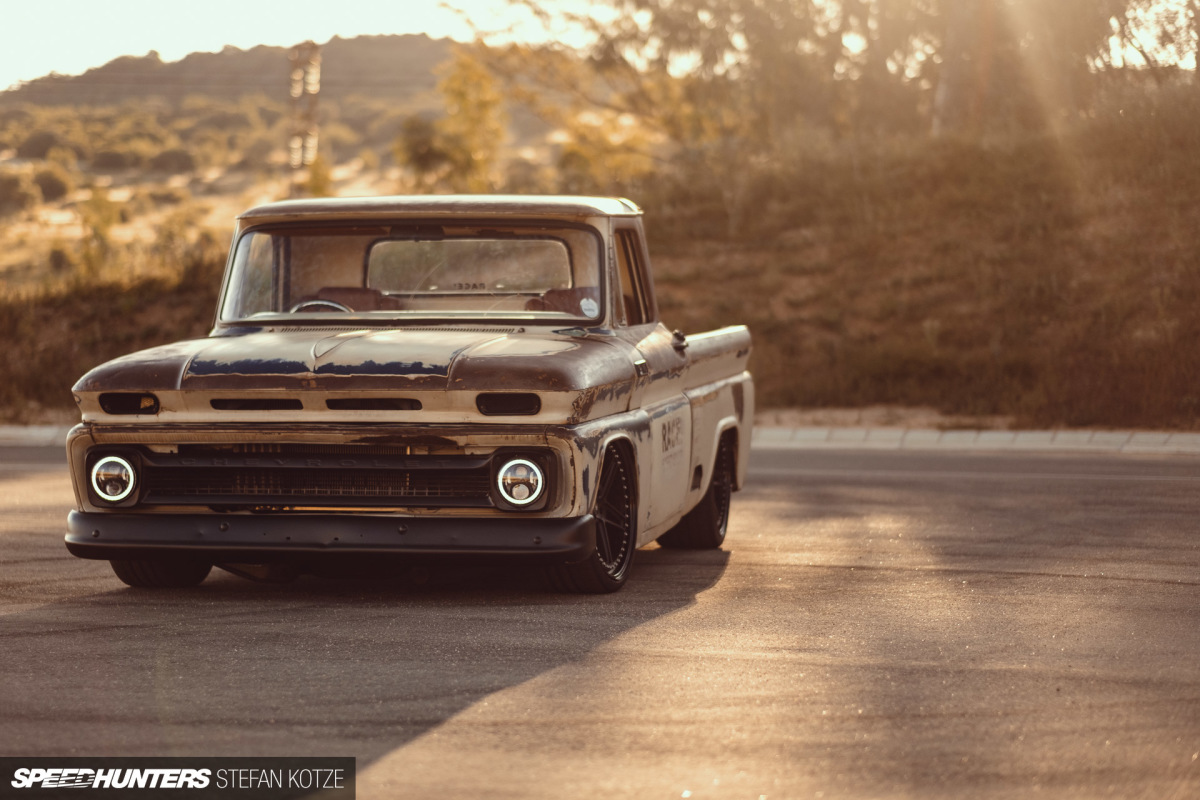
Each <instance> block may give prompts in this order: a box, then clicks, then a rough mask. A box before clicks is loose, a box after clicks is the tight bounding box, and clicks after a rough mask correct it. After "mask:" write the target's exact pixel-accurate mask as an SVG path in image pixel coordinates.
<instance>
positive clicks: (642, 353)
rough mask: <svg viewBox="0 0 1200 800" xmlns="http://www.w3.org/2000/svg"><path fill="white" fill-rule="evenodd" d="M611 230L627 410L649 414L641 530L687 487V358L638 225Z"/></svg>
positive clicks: (673, 506)
mask: <svg viewBox="0 0 1200 800" xmlns="http://www.w3.org/2000/svg"><path fill="white" fill-rule="evenodd" d="M613 234H614V235H613V246H614V249H615V251H616V252H615V254H614V255H615V261H616V270H615V272H616V277H617V281H616V283H617V286H615V287H614V288H615V290H616V292H615V294H616V297H615V300H616V304H617V306H618V308H617V317H618V322H617V330H618V335H620V336H621V337H622V338H624V339H625V340H626V341H628V342H629V343H630V344H632V345H633V347H634V351H633V352H634V358H635V359H636V360H635V364H634V366H635V369H636V371H637V375H638V380H637V384H636V386H635V388H634V391H633V396H632V397H631V399H630V408H631V409H636V408H641V409H642V410H644V411H645V412H646V414H647V415H648V416H649V418H650V438H649V441H646V442H643V443H642V444H641V446H640V447H639V452H638V469H639V471H640V473H641V474H642V480H641V482H640V483H641V486H642V493H641V495H640V497H641V504H640V505H641V508H640V512H641V513H640V517H641V519H640V520H639V526H638V529H639V531H640V532H645V531H648V530H649V529H650V528H652V527H654V526H657V525H659V524H660V523H662V522H664V521H666V520H667V519H668V518H670V517H671V516H672V515H674V514H677V513H678V512H679V510H680V506H681V504H682V503H683V501H684V498H685V496H686V494H687V490H688V483H689V479H690V477H689V466H690V463H691V454H690V452H689V451H690V449H691V441H692V430H691V428H692V415H691V408H690V406H689V405H688V400H687V398H686V397H685V396H684V394H683V390H684V378H685V372H686V369H687V363H688V359H687V350H686V341H680V340H678V339H676V338H675V336H674V335H673V334H672V333H671V332H670V331H668V330H667V328H666V327H664V326H663V325H662V323H660V322H659V320H658V308H657V305H656V303H655V302H654V290H653V285H652V284H651V282H650V270H649V268H648V267H649V259H648V255H647V252H646V248H645V244H644V241H643V238H642V235H641V230H640V228H639V227H638V226H637V224H636V223H634V222H631V223H628V224H621V223H620V222H618V223H617V224H616V226H615V228H614V231H613ZM660 533H661V531H660ZM639 539H642V537H641V536H639ZM644 541H646V540H645V539H642V541H641V542H640V543H644Z"/></svg>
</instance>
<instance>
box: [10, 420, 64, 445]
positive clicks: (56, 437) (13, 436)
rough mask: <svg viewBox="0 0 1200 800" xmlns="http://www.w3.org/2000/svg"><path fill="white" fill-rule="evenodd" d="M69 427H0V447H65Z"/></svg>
mask: <svg viewBox="0 0 1200 800" xmlns="http://www.w3.org/2000/svg"><path fill="white" fill-rule="evenodd" d="M70 430H71V428H70V427H64V426H62V425H0V447H66V445H67V433H68V432H69V431H70Z"/></svg>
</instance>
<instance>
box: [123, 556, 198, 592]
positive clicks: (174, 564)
mask: <svg viewBox="0 0 1200 800" xmlns="http://www.w3.org/2000/svg"><path fill="white" fill-rule="evenodd" d="M108 563H109V564H111V565H112V569H113V572H115V573H116V574H117V577H118V578H120V579H121V580H122V581H124V582H125V583H126V584H127V585H129V586H133V587H135V588H138V589H185V588H187V587H189V586H196V585H197V584H199V583H200V582H201V581H203V580H204V579H205V578H207V577H208V573H209V572H210V571H212V564H208V563H206V562H204V561H193V560H190V559H155V560H150V559H115V558H114V559H113V560H111V561H109V562H108Z"/></svg>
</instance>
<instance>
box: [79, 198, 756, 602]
mask: <svg viewBox="0 0 1200 800" xmlns="http://www.w3.org/2000/svg"><path fill="white" fill-rule="evenodd" d="M749 354H750V335H749V332H748V331H747V330H746V328H745V327H742V326H735V327H729V328H723V329H721V330H718V331H712V332H709V333H701V334H696V335H691V336H684V335H683V334H681V333H679V332H678V331H676V332H674V333H672V332H671V331H670V330H669V329H667V328H666V327H664V325H663V324H662V323H661V322H660V321H659V317H658V309H657V305H656V303H655V297H654V290H653V283H652V282H651V274H650V258H649V255H648V252H647V250H646V245H645V239H644V236H643V228H642V212H641V210H640V209H639V208H638V207H637V206H636V205H634V204H633V203H631V202H629V201H628V200H621V199H611V198H590V197H506V196H459V197H453V196H442V197H380V198H361V199H350V198H347V199H332V200H330V199H319V200H295V201H284V202H279V203H273V204H269V205H264V206H260V207H258V208H254V209H251V210H250V211H247V212H245V213H243V214H242V215H241V216H240V217H239V218H238V224H237V227H236V230H235V235H234V239H233V246H232V248H231V251H230V257H229V262H228V267H227V270H226V276H225V281H224V286H223V288H222V292H221V300H220V304H219V309H218V312H217V318H216V322H215V326H214V328H213V329H212V331H211V333H210V334H209V336H208V337H207V338H204V339H199V340H194V341H185V342H178V343H176V344H170V345H165V346H162V347H156V348H153V349H150V350H145V351H142V352H138V353H134V354H132V355H128V356H125V357H122V358H118V359H116V360H114V361H110V362H108V363H106V364H103V365H101V366H99V367H97V368H95V369H94V370H92V371H91V372H89V373H88V374H86V375H84V376H83V377H82V378H81V379H80V380H79V382H78V383H77V384H76V385H75V387H74V389H73V392H74V396H75V400H76V402H77V403H78V405H79V408H80V410H81V412H82V418H83V421H82V423H81V424H80V425H78V426H76V427H75V428H74V429H73V430H72V431H71V433H70V435H69V436H68V439H67V453H68V458H69V461H70V469H71V475H72V480H73V483H74V488H75V499H76V505H77V508H76V510H75V511H73V512H71V514H70V517H69V520H68V533H67V536H66V543H67V548H68V550H70V552H71V553H73V554H74V555H76V556H80V557H83V558H94V559H107V560H109V561H110V562H111V564H112V567H113V570H114V571H115V572H116V574H117V576H118V577H119V578H120V579H121V580H123V581H124V582H125V583H127V584H129V585H131V586H140V587H182V586H189V585H195V584H197V583H199V582H200V581H202V580H204V578H205V577H206V576H207V575H208V573H209V571H210V570H211V569H212V567H213V566H214V565H216V566H220V567H222V568H224V569H227V570H229V571H230V572H233V573H236V574H240V575H243V576H245V577H252V578H254V577H257V578H262V579H286V578H287V577H289V576H293V575H295V574H298V573H301V572H320V571H322V570H324V569H325V568H327V567H329V566H330V565H334V564H340V563H342V562H345V561H347V560H354V559H357V560H364V559H365V560H368V561H370V562H372V563H373V564H384V565H387V564H390V563H392V561H393V560H394V561H395V562H396V563H397V565H400V564H403V563H406V562H409V563H410V562H411V561H412V560H413V558H414V557H417V556H457V555H464V556H466V555H474V556H485V557H503V556H522V557H527V558H531V559H541V560H542V561H543V562H544V563H543V564H542V567H543V568H544V570H545V572H546V575H547V577H548V579H549V583H550V586H551V587H552V588H554V589H555V590H558V591H570V592H610V591H615V590H616V589H619V588H620V587H621V586H622V585H623V584H624V583H625V580H626V578H627V577H628V575H629V570H630V564H631V562H632V560H633V557H634V551H635V550H637V548H639V547H642V546H643V545H647V544H649V543H650V542H653V541H654V540H655V539H657V540H658V542H659V543H660V544H661V545H663V546H667V547H690V548H716V547H720V546H721V544H722V542H723V541H724V538H725V531H726V526H727V523H728V518H729V507H730V494H731V492H732V491H734V490H736V489H739V488H740V487H741V486H742V483H743V481H744V480H745V476H746V465H747V460H748V456H749V448H750V435H751V424H752V418H753V413H754V385H753V383H752V381H751V378H750V375H749V373H748V372H747V371H746V365H747V359H748V357H749Z"/></svg>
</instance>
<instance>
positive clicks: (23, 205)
mask: <svg viewBox="0 0 1200 800" xmlns="http://www.w3.org/2000/svg"><path fill="white" fill-rule="evenodd" d="M41 201H42V193H41V190H40V189H38V187H37V184H36V183H34V182H33V178H32V177H30V176H29V175H26V174H25V173H23V172H0V217H6V216H12V215H14V214H19V213H21V212H22V211H26V210H28V209H30V208H33V207H34V206H36V205H37V204H38V203H40V202H41Z"/></svg>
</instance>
